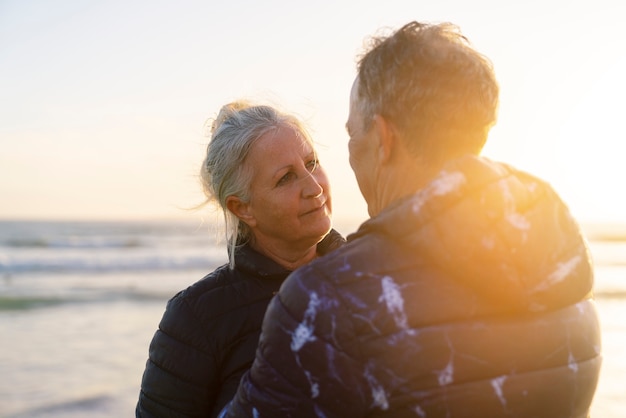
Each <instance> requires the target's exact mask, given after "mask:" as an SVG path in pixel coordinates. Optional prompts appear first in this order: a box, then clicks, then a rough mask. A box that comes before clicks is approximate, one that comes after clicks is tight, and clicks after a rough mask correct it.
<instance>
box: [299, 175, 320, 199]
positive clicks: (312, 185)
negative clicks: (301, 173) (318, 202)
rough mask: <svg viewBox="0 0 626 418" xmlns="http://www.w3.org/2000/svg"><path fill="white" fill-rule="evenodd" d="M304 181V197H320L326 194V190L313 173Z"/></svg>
mask: <svg viewBox="0 0 626 418" xmlns="http://www.w3.org/2000/svg"><path fill="white" fill-rule="evenodd" d="M304 181H305V186H304V189H303V193H304V197H319V196H321V195H322V193H323V192H324V188H323V187H322V185H321V184H320V183H319V182H318V181H317V179H316V178H315V175H314V174H313V173H311V174H309V175H308V176H307V177H306V179H305V180H304Z"/></svg>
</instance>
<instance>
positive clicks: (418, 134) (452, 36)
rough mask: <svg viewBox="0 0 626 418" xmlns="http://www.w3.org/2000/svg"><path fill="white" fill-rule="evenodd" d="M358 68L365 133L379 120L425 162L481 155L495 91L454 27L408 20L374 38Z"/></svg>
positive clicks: (490, 75) (485, 63)
mask: <svg viewBox="0 0 626 418" xmlns="http://www.w3.org/2000/svg"><path fill="white" fill-rule="evenodd" d="M357 70H358V82H357V83H358V84H357V86H356V89H357V91H356V93H357V96H356V97H357V99H356V106H357V108H358V109H359V111H360V112H361V114H362V116H363V121H364V125H366V126H363V127H361V128H362V129H365V130H368V129H369V128H370V124H371V122H372V120H373V118H374V116H375V115H381V116H383V117H385V118H386V119H387V120H389V121H391V122H392V123H393V124H394V125H395V126H396V127H397V128H398V129H399V130H400V132H401V133H402V134H403V137H404V141H405V143H406V145H407V147H408V149H409V151H410V152H411V153H412V154H413V155H424V156H426V157H427V158H430V159H445V158H449V157H453V156H456V155H459V154H461V153H467V152H469V153H474V154H478V153H480V151H481V150H482V148H483V146H484V144H485V142H486V140H487V135H488V132H489V130H490V129H491V127H492V126H493V125H494V124H495V121H496V116H497V108H498V95H499V87H498V84H497V81H496V78H495V74H494V71H493V66H492V64H491V62H490V61H489V60H488V59H487V58H486V57H485V56H483V55H481V54H480V53H479V52H477V51H476V50H475V49H473V48H472V46H471V45H470V43H469V41H468V40H467V38H466V37H465V36H463V35H462V34H461V33H460V30H459V29H458V27H456V26H455V25H453V24H450V23H441V24H425V23H419V22H410V23H408V24H406V25H404V26H403V27H402V28H400V29H398V30H397V31H395V32H394V33H392V34H391V35H390V36H378V37H373V38H371V40H370V45H369V50H368V51H366V53H365V54H364V55H363V56H362V57H360V59H359V61H358V66H357Z"/></svg>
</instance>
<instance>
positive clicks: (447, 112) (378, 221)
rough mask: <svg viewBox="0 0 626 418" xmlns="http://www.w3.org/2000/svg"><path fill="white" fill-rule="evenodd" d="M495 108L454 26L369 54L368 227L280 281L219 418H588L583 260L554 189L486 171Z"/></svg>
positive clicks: (589, 340)
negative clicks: (249, 362)
mask: <svg viewBox="0 0 626 418" xmlns="http://www.w3.org/2000/svg"><path fill="white" fill-rule="evenodd" d="M497 105H498V85H497V83H496V80H495V76H494V73H493V69H492V66H491V63H490V62H489V60H488V59H487V58H485V57H484V56H482V55H481V54H479V53H478V52H477V51H475V50H474V49H473V48H472V47H471V45H470V44H469V42H468V41H467V39H466V38H465V37H464V36H463V35H461V34H460V32H459V30H458V29H457V28H456V27H455V26H453V25H450V24H437V25H431V24H422V23H418V22H411V23H409V24H407V25H405V26H404V27H402V28H401V29H399V30H397V31H396V32H394V33H393V34H391V35H390V36H387V37H380V38H375V39H374V40H373V43H372V46H371V48H370V49H369V51H368V52H367V53H366V54H365V55H364V56H363V57H362V58H361V60H360V61H359V65H358V75H357V77H356V80H355V82H354V85H353V87H352V93H351V98H350V115H349V118H348V122H347V129H348V133H349V135H350V143H349V148H350V164H351V166H352V168H353V170H354V173H355V175H356V178H357V181H358V184H359V187H360V189H361V192H362V194H363V196H364V198H365V200H366V201H367V204H368V211H369V214H370V216H371V219H369V220H368V221H366V222H365V223H364V224H363V225H361V227H360V228H359V230H358V231H357V232H356V233H355V234H353V235H351V236H350V237H349V239H348V243H347V244H346V245H345V246H344V247H342V248H340V249H339V250H336V251H335V252H333V253H331V254H329V255H327V256H325V257H323V258H320V259H317V260H315V261H313V262H312V263H310V264H309V265H307V266H305V267H302V268H300V269H299V270H297V271H296V272H294V273H292V275H291V276H290V277H289V278H288V279H287V280H286V282H285V283H284V285H283V286H282V288H281V290H280V292H279V293H278V295H277V296H276V297H275V298H274V299H273V301H272V303H271V304H270V307H269V309H268V311H267V314H266V316H265V320H264V324H263V332H262V335H261V339H260V342H259V348H258V350H257V354H256V359H255V362H254V365H253V367H252V369H251V370H250V372H249V373H248V374H247V375H245V376H244V378H243V380H242V382H241V384H240V387H239V390H238V392H237V395H236V397H235V399H234V400H233V401H232V403H231V405H230V408H229V409H228V410H227V411H226V412H225V416H228V417H248V416H249V417H365V416H368V417H374V416H377V417H378V416H381V417H382V416H389V417H489V418H494V417H535V418H536V417H546V418H547V417H549V418H555V417H568V418H569V417H587V416H588V412H589V407H590V404H591V401H592V399H593V395H594V392H595V388H596V384H597V380H598V375H599V370H600V364H601V355H600V328H599V324H598V318H597V313H596V309H595V307H594V302H593V300H592V298H591V290H592V285H593V272H592V266H591V262H590V260H589V254H588V250H587V247H586V244H585V240H584V238H583V237H582V235H581V232H580V230H579V227H578V225H577V223H576V221H575V220H574V219H573V218H572V216H571V214H570V213H569V211H568V209H567V207H566V205H564V204H563V202H562V201H561V200H560V199H559V197H558V195H557V194H556V193H555V191H554V190H553V189H552V188H551V187H550V186H549V185H548V184H547V183H546V182H544V181H542V180H540V179H538V178H536V177H534V176H532V175H530V174H527V173H524V172H520V171H518V170H516V169H515V168H513V167H511V166H509V165H506V164H502V163H497V162H493V161H490V160H488V159H486V158H484V157H481V156H479V154H480V151H481V149H482V147H483V145H484V143H485V141H486V139H487V135H488V132H489V130H490V128H491V127H492V126H493V124H494V123H495V119H496V111H497Z"/></svg>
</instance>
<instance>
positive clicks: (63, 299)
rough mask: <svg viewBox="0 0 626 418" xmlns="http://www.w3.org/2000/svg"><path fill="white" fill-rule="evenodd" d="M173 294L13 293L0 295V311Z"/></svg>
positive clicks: (142, 299)
mask: <svg viewBox="0 0 626 418" xmlns="http://www.w3.org/2000/svg"><path fill="white" fill-rule="evenodd" d="M172 296H173V294H172V292H170V291H162V292H158V291H147V290H143V291H142V290H137V289H118V290H113V291H111V290H109V291H102V290H101V291H97V292H91V293H85V294H83V295H77V294H73V295H65V296H62V295H57V296H36V295H21V296H20V295H13V296H0V312H2V311H29V310H33V309H42V308H50V307H54V306H59V305H66V304H75V303H94V302H114V301H122V300H127V301H131V302H151V301H166V300H168V299H169V298H171V297H172Z"/></svg>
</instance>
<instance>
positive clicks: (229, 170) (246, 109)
mask: <svg viewBox="0 0 626 418" xmlns="http://www.w3.org/2000/svg"><path fill="white" fill-rule="evenodd" d="M201 178H202V183H203V188H204V192H205V195H206V196H207V202H211V201H217V203H219V205H220V206H221V208H222V209H223V211H224V215H225V219H226V233H227V240H228V251H229V260H230V262H229V263H228V264H225V265H223V266H221V267H219V268H217V269H216V270H215V271H213V272H212V273H209V274H208V275H207V276H206V277H204V278H203V279H202V280H200V281H198V282H197V283H195V284H194V285H192V286H190V287H189V288H187V289H185V290H183V291H181V292H180V293H178V294H177V295H176V296H174V297H173V298H172V299H171V300H170V301H169V302H168V304H167V309H166V311H165V314H164V315H163V319H162V320H161V323H160V325H159V329H158V330H157V331H156V333H155V335H154V338H153V339H152V343H151V344H150V351H149V359H148V361H147V364H146V369H145V372H144V374H143V380H142V383H141V392H140V395H139V402H138V404H137V408H136V416H137V417H152V416H159V417H162V416H211V417H213V416H216V415H217V414H218V413H219V411H220V409H221V408H222V407H223V406H224V405H225V404H226V403H227V402H228V401H229V400H230V399H232V397H233V395H234V393H235V391H236V389H237V386H238V384H239V380H240V378H241V376H242V375H243V373H244V372H245V371H246V370H248V369H249V368H250V366H251V364H252V361H253V359H254V354H255V350H256V346H257V343H258V339H259V335H260V332H261V323H262V320H263V315H264V313H265V310H266V308H267V305H268V303H269V301H270V299H271V298H272V296H273V295H274V294H275V293H276V292H277V291H278V289H279V287H280V285H281V284H282V282H283V280H284V279H285V278H286V277H287V276H288V275H289V273H291V272H292V271H293V270H295V269H296V268H298V267H300V266H302V265H304V264H306V263H308V262H309V261H311V260H313V259H315V258H316V257H318V256H320V255H322V254H324V253H326V252H328V251H330V250H332V249H334V248H336V247H338V246H340V245H341V244H342V243H343V242H344V240H343V238H342V237H341V236H340V235H339V234H338V233H337V232H335V231H334V230H331V219H330V218H331V207H332V205H331V196H330V186H329V183H328V179H327V177H326V174H325V173H324V170H323V169H322V167H321V166H320V165H319V162H318V159H317V154H316V152H315V149H314V147H313V143H312V140H311V138H310V136H309V134H308V133H307V131H306V129H305V128H304V126H303V125H302V124H301V123H300V122H299V120H298V119H296V118H295V117H293V116H291V115H286V114H283V113H280V112H278V111H277V110H276V109H274V108H272V107H269V106H253V105H249V104H247V103H244V102H235V103H231V104H228V105H226V106H224V107H223V108H222V109H221V111H220V113H219V115H218V116H217V118H216V120H215V122H214V123H213V126H212V133H211V141H210V143H209V145H208V149H207V154H206V158H205V160H204V162H203V164H202V169H201Z"/></svg>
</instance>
